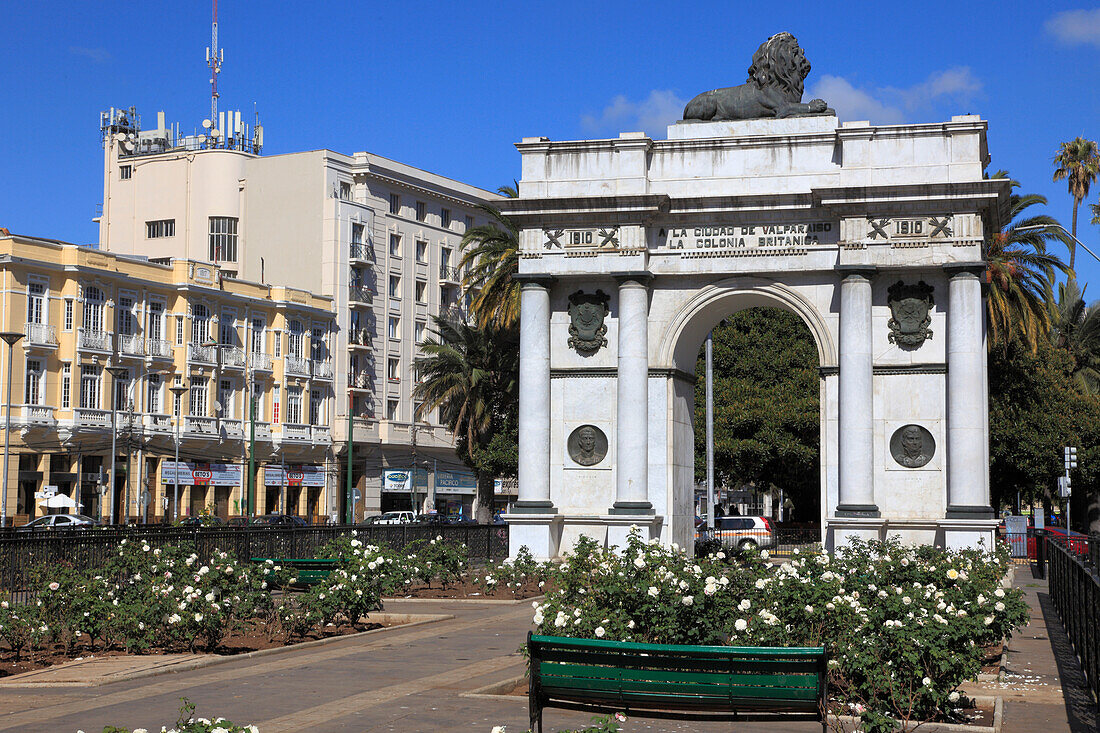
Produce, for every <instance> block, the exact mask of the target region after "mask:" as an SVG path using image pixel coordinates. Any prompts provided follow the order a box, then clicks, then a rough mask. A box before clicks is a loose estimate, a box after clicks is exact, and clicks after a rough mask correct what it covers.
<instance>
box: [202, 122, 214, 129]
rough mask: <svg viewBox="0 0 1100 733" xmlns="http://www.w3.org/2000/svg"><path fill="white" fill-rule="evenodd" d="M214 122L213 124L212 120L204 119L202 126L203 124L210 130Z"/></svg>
mask: <svg viewBox="0 0 1100 733" xmlns="http://www.w3.org/2000/svg"><path fill="white" fill-rule="evenodd" d="M212 124H213V123H212V122H210V120H203V121H202V126H203V127H205V128H206V129H207V130H209V129H210V126H211V125H212Z"/></svg>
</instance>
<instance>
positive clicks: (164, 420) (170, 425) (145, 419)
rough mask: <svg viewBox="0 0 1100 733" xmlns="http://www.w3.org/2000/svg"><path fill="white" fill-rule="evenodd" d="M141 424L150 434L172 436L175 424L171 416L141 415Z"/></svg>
mask: <svg viewBox="0 0 1100 733" xmlns="http://www.w3.org/2000/svg"><path fill="white" fill-rule="evenodd" d="M141 424H142V425H143V426H144V427H145V429H146V430H147V431H149V432H150V433H162V434H166V435H167V434H174V433H175V430H176V425H175V422H173V420H172V416H171V415H142V417H141Z"/></svg>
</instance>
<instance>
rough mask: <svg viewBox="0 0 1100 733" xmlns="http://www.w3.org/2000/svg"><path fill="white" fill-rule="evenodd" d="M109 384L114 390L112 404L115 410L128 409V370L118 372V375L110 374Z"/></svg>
mask: <svg viewBox="0 0 1100 733" xmlns="http://www.w3.org/2000/svg"><path fill="white" fill-rule="evenodd" d="M111 385H112V387H113V388H114V390H115V401H114V403H112V404H113V407H114V409H116V410H129V409H130V370H129V369H125V370H123V371H121V372H119V373H118V376H115V375H111Z"/></svg>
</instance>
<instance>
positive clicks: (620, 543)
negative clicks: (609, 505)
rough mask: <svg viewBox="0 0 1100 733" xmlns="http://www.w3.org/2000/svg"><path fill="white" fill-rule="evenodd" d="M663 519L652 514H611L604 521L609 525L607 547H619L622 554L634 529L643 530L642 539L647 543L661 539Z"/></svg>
mask: <svg viewBox="0 0 1100 733" xmlns="http://www.w3.org/2000/svg"><path fill="white" fill-rule="evenodd" d="M662 519H663V518H662V517H659V516H654V515H652V514H634V515H630V514H610V515H608V516H607V517H605V518H604V520H603V521H604V522H605V523H606V524H607V546H608V547H612V546H614V547H617V548H618V551H619V552H620V553H622V551H623V550H625V549H626V540H627V537H629V536H630V530H631V528H633V527H637V528H638V529H639V530H641V533H642V539H643V540H646V541H647V542H648V541H649V540H651V539H654V538H655V537H659V536H660V534H661V524H662Z"/></svg>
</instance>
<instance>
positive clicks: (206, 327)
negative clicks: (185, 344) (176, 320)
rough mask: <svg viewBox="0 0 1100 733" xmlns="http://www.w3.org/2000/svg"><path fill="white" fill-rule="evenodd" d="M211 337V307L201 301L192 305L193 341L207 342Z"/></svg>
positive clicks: (195, 342)
mask: <svg viewBox="0 0 1100 733" xmlns="http://www.w3.org/2000/svg"><path fill="white" fill-rule="evenodd" d="M209 338H210V309H209V308H207V307H206V306H205V305H203V304H201V303H199V304H197V305H194V306H192V307H191V343H193V344H205V343H206V342H207V340H208V339H209Z"/></svg>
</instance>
